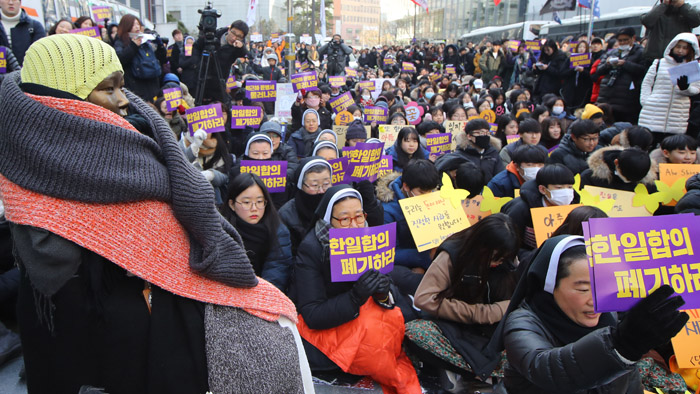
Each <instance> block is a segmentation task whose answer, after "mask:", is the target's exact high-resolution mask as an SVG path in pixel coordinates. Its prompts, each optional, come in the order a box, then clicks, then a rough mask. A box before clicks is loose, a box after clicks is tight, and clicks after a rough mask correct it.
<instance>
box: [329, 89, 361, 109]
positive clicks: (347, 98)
mask: <svg viewBox="0 0 700 394" xmlns="http://www.w3.org/2000/svg"><path fill="white" fill-rule="evenodd" d="M328 103H329V104H330V105H331V108H333V112H335V113H336V114H337V113H338V112H341V111H345V110H346V109H348V107H349V106H351V105H353V104H355V100H353V99H352V95H351V94H350V92H345V93H343V94H341V95H339V96H336V97H333V98H332V99H330V100H329V101H328Z"/></svg>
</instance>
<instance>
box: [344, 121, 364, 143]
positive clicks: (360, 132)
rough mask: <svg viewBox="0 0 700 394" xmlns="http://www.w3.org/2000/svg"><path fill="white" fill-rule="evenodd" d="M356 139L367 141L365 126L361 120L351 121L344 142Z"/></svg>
mask: <svg viewBox="0 0 700 394" xmlns="http://www.w3.org/2000/svg"><path fill="white" fill-rule="evenodd" d="M357 138H361V139H367V130H365V125H364V124H363V123H362V121H361V120H353V121H352V123H350V124H349V125H348V131H347V133H346V134H345V139H346V140H352V139H357Z"/></svg>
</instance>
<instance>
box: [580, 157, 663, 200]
mask: <svg viewBox="0 0 700 394" xmlns="http://www.w3.org/2000/svg"><path fill="white" fill-rule="evenodd" d="M655 180H656V173H655V172H654V170H653V169H652V166H651V159H650V158H649V155H648V154H647V153H646V152H644V151H642V150H641V149H639V148H636V147H634V148H627V149H625V148H623V147H621V146H617V145H613V146H609V147H607V148H603V149H599V150H597V151H596V152H594V153H593V154H592V155H591V157H589V158H588V169H587V170H585V171H584V172H582V173H581V187H584V186H586V185H591V186H598V187H605V188H608V189H616V190H624V191H628V192H633V191H634V189H635V188H636V187H637V185H638V184H643V185H644V186H645V187H646V188H647V191H648V192H649V193H650V194H651V193H656V186H655V185H654V181H655Z"/></svg>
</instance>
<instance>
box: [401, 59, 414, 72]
mask: <svg viewBox="0 0 700 394" xmlns="http://www.w3.org/2000/svg"><path fill="white" fill-rule="evenodd" d="M401 72H406V73H414V72H416V65H415V64H413V63H411V62H403V63H401Z"/></svg>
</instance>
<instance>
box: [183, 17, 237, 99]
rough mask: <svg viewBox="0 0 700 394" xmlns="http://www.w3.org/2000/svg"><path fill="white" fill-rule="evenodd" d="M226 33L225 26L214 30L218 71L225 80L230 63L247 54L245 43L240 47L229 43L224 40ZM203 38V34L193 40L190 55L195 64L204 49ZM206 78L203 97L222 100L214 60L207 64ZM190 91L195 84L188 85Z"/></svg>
mask: <svg viewBox="0 0 700 394" xmlns="http://www.w3.org/2000/svg"><path fill="white" fill-rule="evenodd" d="M227 34H228V29H227V28H220V29H218V30H217V31H216V44H215V46H216V57H217V60H218V61H219V71H220V72H221V78H222V79H224V81H225V80H226V78H228V75H229V73H230V72H231V65H233V63H234V62H235V61H236V59H238V58H241V57H246V56H247V55H248V50H247V49H246V48H245V45H244V46H243V47H241V48H237V47H235V46H233V45H229V44H228V42H227V41H226V35H227ZM204 46H205V40H204V36H203V35H202V36H200V37H199V38H198V39H197V41H195V43H194V45H193V46H192V57H194V58H195V59H194V60H195V61H196V62H197V64H199V59H201V57H202V51H203V50H204ZM209 67H210V69H209V70H208V74H207V80H206V84H205V91H204V92H205V94H204V97H205V98H211V99H213V100H218V101H224V97H221V94H222V93H221V87H220V86H221V82H220V81H218V80H217V79H218V76H217V75H216V68H215V67H214V62H211V63H210V65H209ZM188 87H189V88H190V91H192V90H194V91H196V86H194V87H193V86H188Z"/></svg>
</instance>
